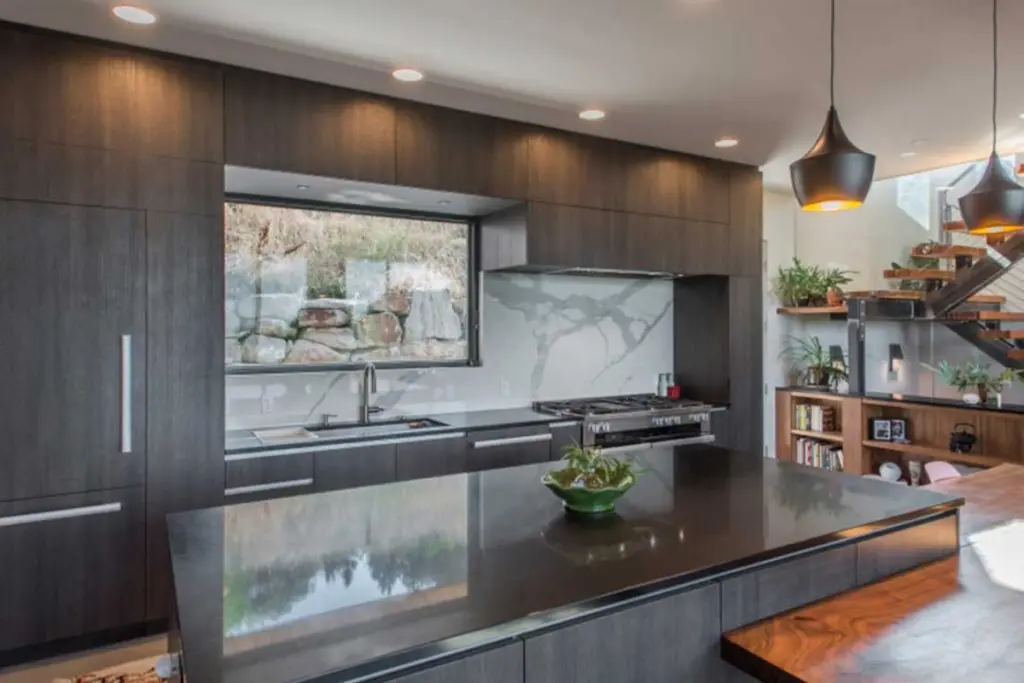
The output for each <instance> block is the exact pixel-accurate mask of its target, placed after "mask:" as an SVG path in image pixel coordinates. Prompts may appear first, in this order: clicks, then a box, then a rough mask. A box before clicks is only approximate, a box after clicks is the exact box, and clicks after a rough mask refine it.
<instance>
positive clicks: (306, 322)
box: [299, 308, 348, 328]
mask: <svg viewBox="0 0 1024 683" xmlns="http://www.w3.org/2000/svg"><path fill="white" fill-rule="evenodd" d="M347 324H348V313H346V312H345V311H344V310H342V309H340V308H303V309H302V310H301V311H299V327H301V328H307V327H344V326H345V325H347Z"/></svg>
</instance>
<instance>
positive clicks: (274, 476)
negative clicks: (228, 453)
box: [224, 453, 315, 505]
mask: <svg viewBox="0 0 1024 683" xmlns="http://www.w3.org/2000/svg"><path fill="white" fill-rule="evenodd" d="M314 482H315V477H314V467H313V454H312V453H297V454H294V455H280V456H272V457H263V458H249V459H246V460H231V461H228V462H227V463H225V467H224V503H225V504H226V505H234V504H235V503H242V502H249V501H253V500H269V499H271V498H287V497H288V496H300V495H303V494H305V493H313V492H314V490H315V489H314Z"/></svg>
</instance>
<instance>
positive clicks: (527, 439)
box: [473, 432, 551, 448]
mask: <svg viewBox="0 0 1024 683" xmlns="http://www.w3.org/2000/svg"><path fill="white" fill-rule="evenodd" d="M540 441H551V433H550V432H549V433H547V434H529V435H527V436H510V437H507V438H504V439H488V440H487V441H474V442H473V448H494V447H495V446H511V445H512V444H517V443H538V442H540Z"/></svg>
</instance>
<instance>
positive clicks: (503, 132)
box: [396, 102, 529, 199]
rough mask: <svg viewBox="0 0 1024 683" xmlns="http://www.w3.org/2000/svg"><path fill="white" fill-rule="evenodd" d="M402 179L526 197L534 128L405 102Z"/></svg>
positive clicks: (400, 136)
mask: <svg viewBox="0 0 1024 683" xmlns="http://www.w3.org/2000/svg"><path fill="white" fill-rule="evenodd" d="M396 136H397V143H396V144H397V148H398V154H397V157H398V162H397V164H398V166H397V181H396V184H398V185H404V186H410V187H424V188H430V189H434V190H449V191H452V192H463V193H466V194H478V195H484V196H488V197H508V198H510V199H525V198H526V184H527V171H528V167H527V163H528V160H529V129H528V128H527V127H526V126H524V125H522V124H519V123H515V122H513V121H505V120H503V119H497V118H492V117H490V116H482V115H479V114H470V113H468V112H461V111H456V110H454V109H443V108H441V107H431V106H429V105H420V104H414V103H411V102H402V103H400V104H399V105H398V114H397V133H396Z"/></svg>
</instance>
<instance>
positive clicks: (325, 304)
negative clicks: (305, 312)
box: [302, 299, 361, 313]
mask: <svg viewBox="0 0 1024 683" xmlns="http://www.w3.org/2000/svg"><path fill="white" fill-rule="evenodd" d="M360 305H361V302H359V301H357V300H355V299H307V300H306V301H305V302H304V303H303V304H302V307H303V308H306V309H310V308H315V309H317V310H334V311H345V312H346V313H351V312H352V311H354V310H356V309H357V308H359V306H360Z"/></svg>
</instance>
